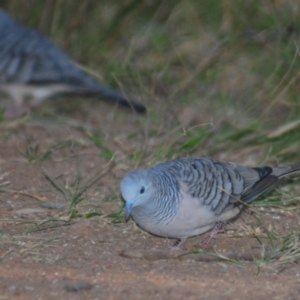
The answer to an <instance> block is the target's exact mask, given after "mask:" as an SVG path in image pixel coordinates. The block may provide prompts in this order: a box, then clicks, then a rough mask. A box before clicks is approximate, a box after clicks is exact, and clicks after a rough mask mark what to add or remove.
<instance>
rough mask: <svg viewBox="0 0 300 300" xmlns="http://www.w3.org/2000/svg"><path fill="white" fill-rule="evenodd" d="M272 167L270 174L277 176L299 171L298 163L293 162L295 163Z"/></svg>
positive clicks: (299, 165)
mask: <svg viewBox="0 0 300 300" xmlns="http://www.w3.org/2000/svg"><path fill="white" fill-rule="evenodd" d="M272 169H273V171H272V175H275V176H277V177H278V178H280V177H283V176H286V175H288V174H291V173H294V172H298V171H300V163H295V164H291V165H286V166H282V167H275V168H272Z"/></svg>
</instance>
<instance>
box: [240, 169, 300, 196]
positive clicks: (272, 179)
mask: <svg viewBox="0 0 300 300" xmlns="http://www.w3.org/2000/svg"><path fill="white" fill-rule="evenodd" d="M270 169H271V168H270V167H263V168H254V170H256V171H257V172H258V173H259V174H260V176H261V179H260V180H259V181H257V182H256V183H255V184H254V185H253V186H252V187H251V189H249V190H247V191H246V192H245V193H244V194H243V195H242V197H241V200H242V201H244V202H251V201H253V200H255V199H256V198H257V197H259V196H260V195H262V194H263V193H265V192H267V191H268V190H270V189H271V188H272V187H273V186H274V184H275V183H276V182H277V181H278V179H279V178H280V177H283V176H285V175H288V174H291V173H294V172H297V171H300V163H296V164H292V165H287V166H282V167H275V168H272V169H271V170H272V172H270Z"/></svg>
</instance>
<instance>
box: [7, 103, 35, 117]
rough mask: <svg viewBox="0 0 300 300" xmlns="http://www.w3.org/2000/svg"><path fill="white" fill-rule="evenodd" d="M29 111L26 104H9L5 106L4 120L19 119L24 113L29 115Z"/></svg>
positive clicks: (29, 108)
mask: <svg viewBox="0 0 300 300" xmlns="http://www.w3.org/2000/svg"><path fill="white" fill-rule="evenodd" d="M30 110H31V107H30V106H29V105H26V104H21V105H16V104H11V105H8V106H6V108H5V110H4V118H5V119H13V118H17V117H20V116H22V115H24V114H26V113H29V112H30Z"/></svg>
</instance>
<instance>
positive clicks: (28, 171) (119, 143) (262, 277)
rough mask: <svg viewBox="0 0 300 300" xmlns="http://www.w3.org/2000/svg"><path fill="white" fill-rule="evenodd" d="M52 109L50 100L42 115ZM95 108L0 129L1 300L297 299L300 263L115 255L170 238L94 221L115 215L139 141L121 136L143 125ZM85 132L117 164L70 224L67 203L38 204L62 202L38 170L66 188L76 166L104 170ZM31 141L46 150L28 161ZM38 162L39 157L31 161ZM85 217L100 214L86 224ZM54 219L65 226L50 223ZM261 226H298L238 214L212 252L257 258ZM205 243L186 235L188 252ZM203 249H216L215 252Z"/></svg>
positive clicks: (274, 215)
mask: <svg viewBox="0 0 300 300" xmlns="http://www.w3.org/2000/svg"><path fill="white" fill-rule="evenodd" d="M51 105H53V106H54V104H48V103H47V104H46V106H48V109H51V108H52V106H51ZM93 105H94V107H93V111H89V114H88V117H87V115H86V114H85V108H84V107H80V109H79V110H80V111H81V112H80V113H79V112H78V111H76V110H74V111H72V110H71V109H70V110H69V111H67V114H66V115H64V116H65V119H64V122H60V121H59V117H52V118H49V117H48V118H47V119H41V118H40V117H39V118H37V117H34V118H30V119H29V120H25V121H13V122H8V123H6V122H5V123H2V124H0V130H1V143H0V155H1V157H0V175H5V176H4V178H3V179H2V180H1V181H0V185H1V186H0V190H1V193H0V202H1V207H0V214H1V219H0V230H1V232H0V265H1V271H0V277H1V280H0V299H1V300H2V299H245V300H246V299H299V294H300V268H299V266H298V265H297V264H288V265H285V264H282V265H281V264H280V262H278V264H276V262H269V263H268V262H267V260H263V259H261V260H260V259H258V260H255V261H254V262H253V261H250V262H243V261H240V262H230V261H229V262H228V261H226V260H221V259H220V260H217V261H214V262H206V261H195V260H194V259H193V258H192V257H191V259H185V260H179V259H158V260H146V259H138V258H125V257H123V256H120V252H121V251H124V250H128V249H133V250H138V251H143V250H149V249H154V248H162V249H167V247H168V245H169V244H170V242H171V241H168V240H166V239H163V238H159V237H154V236H151V235H149V234H147V233H145V232H143V231H141V230H140V229H139V228H137V227H136V226H135V225H134V223H133V222H132V221H129V222H127V223H125V222H121V223H112V220H113V219H112V218H111V217H107V216H106V215H100V214H110V213H113V212H116V211H118V209H119V208H120V206H121V199H120V195H119V182H120V179H121V178H122V177H123V176H124V175H125V173H126V172H128V171H129V170H130V168H133V167H134V165H133V164H132V163H130V162H128V161H127V160H126V157H127V156H128V152H126V151H129V150H127V149H131V148H135V147H136V144H135V143H137V141H136V139H134V138H133V139H132V140H131V141H127V143H124V142H123V138H124V133H126V137H127V136H129V135H130V134H131V133H132V134H137V135H138V134H139V133H140V132H142V131H143V129H142V128H138V127H137V126H138V125H136V124H138V119H139V118H140V117H138V116H133V115H132V114H131V113H130V111H128V112H126V111H123V110H113V108H112V106H109V105H106V104H105V103H95V104H93ZM42 110H43V108H41V109H40V112H41V113H42ZM112 111H113V112H112ZM71 115H72V118H73V119H72V120H73V121H72V122H71V121H70V119H69V118H70V116H71ZM66 116H68V118H67V117H66ZM104 116H106V117H104ZM74 120H76V122H75V121H74ZM75 123H76V124H75ZM90 127H93V128H94V131H95V130H97V128H98V129H99V130H100V129H101V133H102V137H103V145H104V146H105V147H106V148H109V149H110V150H112V151H113V152H114V153H115V165H114V167H113V169H112V170H110V171H109V173H108V174H107V175H106V176H105V177H103V178H101V179H100V180H99V181H98V182H97V183H95V184H94V185H93V186H92V187H90V188H89V189H88V190H87V192H86V193H85V194H84V200H83V201H82V202H81V203H80V204H79V206H78V210H79V214H80V215H79V216H78V217H76V218H74V219H72V221H71V223H70V224H68V223H65V222H64V220H66V218H67V206H65V207H64V208H61V209H50V208H47V207H44V206H42V205H43V204H44V202H47V203H52V204H53V203H54V204H66V201H65V199H64V197H63V195H62V194H61V193H60V192H59V191H58V190H57V188H55V187H54V186H53V185H52V184H51V183H50V181H49V180H48V179H47V178H46V176H45V175H44V172H47V173H49V174H50V175H51V176H52V177H53V178H54V179H55V181H56V182H57V183H58V184H60V185H61V186H63V187H68V186H71V185H72V183H73V181H74V180H75V177H76V170H80V172H81V175H82V177H83V182H85V181H86V180H87V179H89V178H90V177H91V176H92V175H93V174H95V173H96V172H97V171H99V170H101V169H103V168H104V166H105V165H107V163H108V162H109V160H108V159H105V158H103V157H101V155H99V154H100V152H101V151H102V150H101V149H99V148H98V147H96V146H95V145H94V143H92V142H91V140H90V137H89V136H90V134H91V133H92V132H93V131H92V129H89V128H90ZM29 140H30V141H31V146H32V147H31V148H32V149H29V144H30V142H29ZM63 143H64V144H63ZM130 143H132V145H131V144H130ZM37 144H38V145H39V146H38V149H37V150H36V152H37V154H38V155H40V154H42V153H44V152H45V151H46V150H49V149H51V154H50V156H49V157H48V158H46V159H45V160H42V161H36V162H31V163H30V162H29V161H28V155H27V158H26V157H25V156H24V153H25V152H26V151H27V152H28V151H29V150H31V152H32V153H33V152H34V145H37ZM124 149H125V150H124ZM22 153H23V154H22ZM33 156H34V155H33ZM40 157H41V156H40ZM40 157H39V158H40ZM35 158H36V160H38V159H37V155H35ZM256 211H257V212H259V210H258V209H257V210H256ZM88 212H93V213H98V214H99V215H96V216H93V217H91V218H89V219H86V218H84V215H85V214H86V213H88ZM53 219H56V220H57V219H60V220H61V221H60V222H58V221H52V222H50V220H53ZM45 221H48V222H46V223H43V222H45ZM42 223H43V224H42ZM58 225H59V226H58ZM264 226H265V227H266V228H268V229H269V230H270V231H272V232H280V231H282V232H284V233H288V232H292V230H293V229H295V228H298V227H299V215H297V214H296V213H294V212H291V213H287V212H271V211H269V212H261V213H256V214H255V216H254V215H253V214H250V213H249V211H247V212H244V213H243V214H242V216H241V217H240V218H239V219H238V220H236V221H234V222H232V223H231V224H228V225H227V226H226V230H225V233H224V234H221V235H220V237H219V240H218V244H217V249H218V251H219V252H220V253H224V252H232V251H237V252H248V253H249V252H250V253H251V251H253V252H259V253H263V249H264V247H267V246H268V245H269V242H268V239H267V238H266V234H265V232H264V229H263V228H264ZM255 233H256V234H257V236H259V237H261V238H260V239H258V238H256V237H255V236H254V234H255ZM204 237H205V236H201V237H195V238H192V239H190V240H189V241H188V242H187V244H186V246H185V247H186V248H187V249H195V248H197V245H199V242H200V241H201V240H202V239H203V238H204ZM208 250H209V251H212V252H214V250H213V247H211V248H210V249H208ZM153 251H155V250H153ZM283 267H286V268H285V269H284V270H282V272H280V273H278V272H279V271H280V270H281V269H282V268H283Z"/></svg>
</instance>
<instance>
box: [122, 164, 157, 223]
mask: <svg viewBox="0 0 300 300" xmlns="http://www.w3.org/2000/svg"><path fill="white" fill-rule="evenodd" d="M154 191H155V189H154V188H153V186H152V181H151V177H150V174H149V171H147V170H136V171H133V172H131V173H129V174H128V175H126V176H125V177H124V178H123V180H122V181H121V194H122V197H123V199H124V200H125V203H126V204H125V212H126V219H128V218H129V216H130V215H131V212H132V210H133V208H134V207H138V206H142V205H143V206H147V204H150V203H151V199H152V197H153V196H154Z"/></svg>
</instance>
